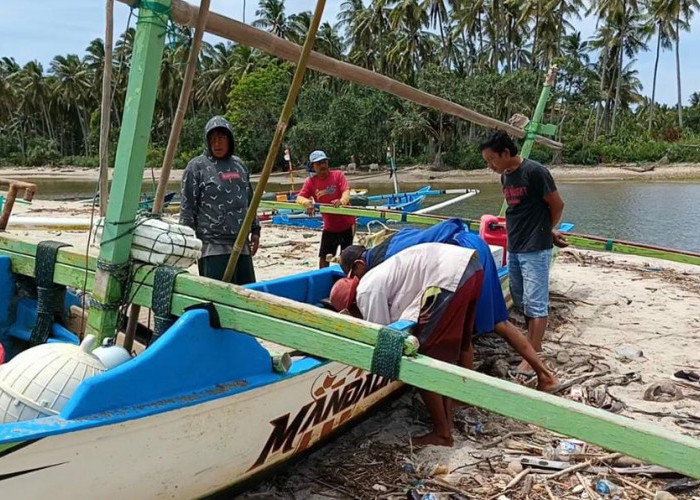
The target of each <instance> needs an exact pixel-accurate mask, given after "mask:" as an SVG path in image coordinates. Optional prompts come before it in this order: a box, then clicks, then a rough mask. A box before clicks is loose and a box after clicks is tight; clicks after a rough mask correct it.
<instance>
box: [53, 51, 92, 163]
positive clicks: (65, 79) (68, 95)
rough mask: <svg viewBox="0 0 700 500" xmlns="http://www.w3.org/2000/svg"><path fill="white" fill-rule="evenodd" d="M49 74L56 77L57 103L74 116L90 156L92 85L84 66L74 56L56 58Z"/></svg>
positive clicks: (85, 148) (86, 151)
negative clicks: (71, 111) (90, 97)
mask: <svg viewBox="0 0 700 500" xmlns="http://www.w3.org/2000/svg"><path fill="white" fill-rule="evenodd" d="M51 73H53V75H54V76H55V77H56V88H55V90H56V95H57V97H58V99H59V102H60V103H61V104H62V105H63V106H64V107H65V108H66V110H68V112H70V110H71V109H72V110H74V111H75V115H76V117H77V119H78V123H79V124H80V129H81V131H82V135H83V145H84V150H85V153H86V154H90V152H91V151H90V141H89V140H88V138H89V133H90V130H89V127H90V121H89V120H90V109H89V108H88V105H89V103H88V101H89V95H90V90H91V88H92V85H91V83H90V74H89V71H88V69H87V67H86V66H85V64H84V63H83V62H82V61H81V60H80V58H79V57H78V56H77V55H75V54H68V55H67V56H56V57H54V59H53V61H51Z"/></svg>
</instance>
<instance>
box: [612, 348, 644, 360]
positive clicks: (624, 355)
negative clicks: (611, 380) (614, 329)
mask: <svg viewBox="0 0 700 500" xmlns="http://www.w3.org/2000/svg"><path fill="white" fill-rule="evenodd" d="M615 354H616V355H617V357H618V358H619V359H621V360H633V359H638V358H641V357H644V352H643V351H642V350H641V349H640V348H639V347H637V346H633V345H622V346H619V347H617V348H615Z"/></svg>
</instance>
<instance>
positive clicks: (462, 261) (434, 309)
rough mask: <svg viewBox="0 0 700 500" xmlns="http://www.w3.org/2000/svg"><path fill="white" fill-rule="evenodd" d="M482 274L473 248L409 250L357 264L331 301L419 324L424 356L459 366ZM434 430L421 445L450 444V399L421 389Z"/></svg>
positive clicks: (363, 313)
mask: <svg viewBox="0 0 700 500" xmlns="http://www.w3.org/2000/svg"><path fill="white" fill-rule="evenodd" d="M482 279H483V270H482V269H481V264H480V263H479V259H478V258H477V257H476V253H475V252H474V250H468V249H466V248H461V247H459V246H456V245H446V244H444V243H423V244H420V245H416V246H413V247H411V248H408V249H406V250H404V251H402V252H399V253H398V254H396V255H394V256H393V257H391V258H389V259H387V260H386V261H385V262H383V263H382V264H380V265H378V266H376V267H375V268H373V269H372V270H371V271H369V272H367V271H366V267H365V266H362V265H359V262H358V263H356V264H355V265H353V266H352V268H351V269H350V272H349V273H348V277H347V278H342V279H340V280H338V281H337V282H336V284H335V285H333V288H332V290H331V303H332V305H333V307H334V308H335V309H336V310H338V311H348V312H350V313H351V314H354V315H355V316H359V317H362V318H363V319H366V320H368V321H371V322H373V323H379V324H381V325H388V324H390V323H393V322H395V321H398V320H401V319H403V320H409V321H413V322H415V323H417V326H416V329H415V331H414V335H415V336H416V337H417V338H418V340H419V342H420V348H419V351H418V352H420V353H421V354H424V355H426V356H430V357H431V358H435V359H438V360H440V361H445V362H447V363H457V362H459V361H460V360H461V359H463V358H464V357H465V356H467V354H466V353H467V350H468V347H469V344H470V340H471V332H472V328H473V325H474V311H475V310H476V301H477V299H478V297H479V290H480V289H481V281H482ZM419 392H420V395H421V397H422V398H423V401H424V402H425V405H426V407H427V408H428V411H429V412H430V416H431V418H432V421H433V430H432V431H431V432H430V433H428V434H426V435H424V436H421V437H418V438H416V439H414V440H413V443H414V444H417V445H428V444H433V445H440V446H452V445H453V442H454V441H453V439H452V400H451V399H450V398H446V397H444V396H441V395H439V394H436V393H433V392H428V391H423V390H420V391H419Z"/></svg>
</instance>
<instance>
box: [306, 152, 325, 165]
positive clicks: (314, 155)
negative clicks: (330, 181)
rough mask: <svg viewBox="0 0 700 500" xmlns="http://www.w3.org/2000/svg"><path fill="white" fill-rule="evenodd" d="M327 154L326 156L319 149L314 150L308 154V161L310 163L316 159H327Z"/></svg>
mask: <svg viewBox="0 0 700 500" xmlns="http://www.w3.org/2000/svg"><path fill="white" fill-rule="evenodd" d="M327 159H328V156H326V153H324V152H323V151H321V150H317V151H314V152H313V153H311V154H310V155H309V162H310V163H316V162H317V161H323V160H327Z"/></svg>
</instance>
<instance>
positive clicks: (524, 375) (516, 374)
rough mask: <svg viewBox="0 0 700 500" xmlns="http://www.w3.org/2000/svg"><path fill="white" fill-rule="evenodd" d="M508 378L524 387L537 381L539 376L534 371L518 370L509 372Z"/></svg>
mask: <svg viewBox="0 0 700 500" xmlns="http://www.w3.org/2000/svg"><path fill="white" fill-rule="evenodd" d="M508 376H509V377H510V378H512V379H513V380H515V381H516V382H519V383H521V384H523V385H529V384H530V383H531V382H532V381H533V380H535V379H537V374H536V373H535V372H534V371H522V370H518V369H517V368H516V369H515V370H509V371H508Z"/></svg>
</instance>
